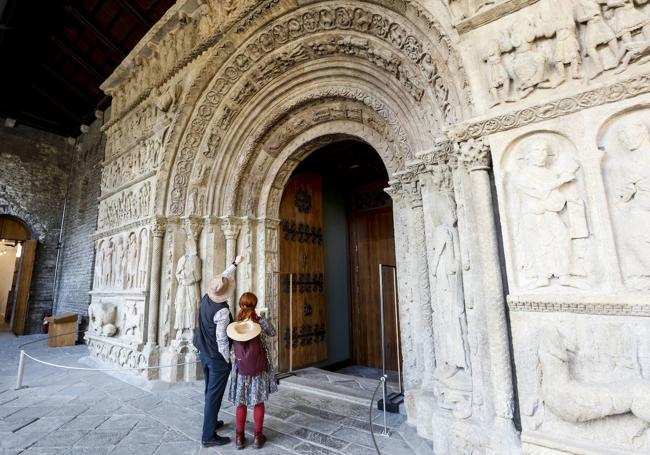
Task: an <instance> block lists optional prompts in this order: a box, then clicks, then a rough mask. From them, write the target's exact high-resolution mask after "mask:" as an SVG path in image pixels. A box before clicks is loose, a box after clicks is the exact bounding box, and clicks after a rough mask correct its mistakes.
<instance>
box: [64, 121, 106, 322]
mask: <svg viewBox="0 0 650 455" xmlns="http://www.w3.org/2000/svg"><path fill="white" fill-rule="evenodd" d="M106 119H107V118H106ZM102 124H103V119H99V120H97V121H95V122H94V123H93V124H92V125H91V126H90V129H89V131H88V132H87V133H85V134H83V135H81V136H80V137H79V139H78V147H77V150H76V152H75V153H74V167H73V169H74V171H73V175H72V178H71V179H70V182H69V186H68V205H67V207H66V214H65V221H64V228H63V233H64V234H63V241H62V248H61V259H60V273H59V277H58V280H57V281H58V285H57V294H56V304H55V314H63V313H68V312H73V313H77V314H80V315H81V316H82V317H83V319H82V322H83V324H82V326H84V327H83V328H85V324H86V320H87V312H88V305H89V304H90V295H89V294H88V292H89V291H90V289H91V287H92V281H93V269H94V262H95V248H94V241H93V239H92V237H91V236H92V234H93V233H94V232H95V229H96V228H97V210H98V207H99V202H98V198H99V195H100V180H101V161H102V160H103V158H104V146H105V136H104V134H103V133H102V132H101V126H102Z"/></svg>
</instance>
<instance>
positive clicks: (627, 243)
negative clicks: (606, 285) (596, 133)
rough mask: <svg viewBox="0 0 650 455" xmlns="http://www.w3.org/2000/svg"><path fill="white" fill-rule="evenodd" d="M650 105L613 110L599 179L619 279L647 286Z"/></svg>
mask: <svg viewBox="0 0 650 455" xmlns="http://www.w3.org/2000/svg"><path fill="white" fill-rule="evenodd" d="M649 113H650V110H648V109H637V110H634V111H632V112H629V113H626V114H624V115H621V116H617V117H615V118H614V119H612V120H611V121H609V122H608V123H607V124H606V125H605V126H604V128H603V129H602V131H601V134H600V137H599V144H598V146H599V148H600V149H601V150H602V151H603V152H604V157H603V166H602V172H603V180H604V183H605V189H606V192H607V202H608V204H609V210H610V216H611V218H612V224H613V228H614V235H615V238H616V247H617V251H618V256H619V262H620V267H621V272H622V275H623V280H624V282H625V285H626V286H627V287H628V288H629V289H633V290H640V291H648V290H650V228H649V227H650V133H649V131H650V130H649V129H648V128H649V126H650V122H649V121H648V119H649V116H648V114H649Z"/></svg>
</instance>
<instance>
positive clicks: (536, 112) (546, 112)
mask: <svg viewBox="0 0 650 455" xmlns="http://www.w3.org/2000/svg"><path fill="white" fill-rule="evenodd" d="M648 92H650V74H642V75H638V76H634V77H631V78H628V79H625V80H622V81H619V82H616V83H614V84H611V85H607V86H603V87H599V88H595V89H593V90H589V91H586V92H581V93H578V94H576V95H572V96H569V97H564V98H559V99H556V100H555V101H550V102H548V103H544V104H538V105H536V106H531V107H527V108H525V109H520V110H517V111H513V112H509V113H506V114H501V115H497V116H495V117H490V118H487V119H484V120H477V121H471V120H470V121H467V122H463V123H460V124H458V125H456V126H454V127H453V128H452V129H450V131H449V133H448V135H449V137H450V139H453V140H456V141H465V140H468V139H471V138H479V137H483V136H488V135H490V134H494V133H499V132H502V131H508V130H511V129H515V128H519V127H522V126H525V125H529V124H531V123H535V122H540V121H543V120H549V119H553V118H557V117H561V116H563V115H567V114H571V113H574V112H578V111H581V110H584V109H588V108H591V107H596V106H601V105H603V104H609V103H614V102H616V101H622V100H625V99H628V98H632V97H635V96H637V95H641V94H643V93H648Z"/></svg>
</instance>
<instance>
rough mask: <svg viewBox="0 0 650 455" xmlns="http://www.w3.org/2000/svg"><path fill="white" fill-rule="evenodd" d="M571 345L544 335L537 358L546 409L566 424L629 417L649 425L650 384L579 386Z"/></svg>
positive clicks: (626, 382)
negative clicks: (609, 417)
mask: <svg viewBox="0 0 650 455" xmlns="http://www.w3.org/2000/svg"><path fill="white" fill-rule="evenodd" d="M569 352H572V353H575V352H576V347H575V346H573V345H572V343H570V342H569V340H567V339H566V338H565V337H563V336H562V335H561V334H560V333H559V332H556V333H548V334H545V335H544V336H543V337H542V339H541V341H540V345H539V350H538V355H539V363H540V367H541V372H542V387H541V391H542V397H543V400H544V403H545V405H546V406H547V407H548V408H549V409H550V410H551V411H552V412H553V414H555V415H556V416H558V417H560V418H561V419H562V420H565V421H567V422H574V423H575V422H588V421H590V420H596V419H603V418H605V417H608V416H613V415H619V414H627V413H631V414H633V415H634V416H636V417H637V418H639V419H641V420H643V421H644V422H647V423H650V381H649V380H647V379H643V378H634V377H630V378H626V379H621V380H620V381H614V382H594V383H590V382H586V381H585V382H582V381H578V380H576V379H575V378H574V377H573V374H572V372H571V357H570V355H569Z"/></svg>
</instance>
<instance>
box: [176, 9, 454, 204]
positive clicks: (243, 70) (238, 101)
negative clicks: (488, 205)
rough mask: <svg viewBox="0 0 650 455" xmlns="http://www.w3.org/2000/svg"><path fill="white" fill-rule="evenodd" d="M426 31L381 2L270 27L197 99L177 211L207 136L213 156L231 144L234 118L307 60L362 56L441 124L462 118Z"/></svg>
mask: <svg viewBox="0 0 650 455" xmlns="http://www.w3.org/2000/svg"><path fill="white" fill-rule="evenodd" d="M380 13H381V14H380ZM406 27H412V30H408V29H407V28H406ZM336 32H338V33H336ZM421 36H422V35H421V32H420V31H419V30H418V29H416V28H415V27H413V26H412V25H409V24H408V23H407V22H406V21H404V19H403V18H401V19H398V18H395V17H393V16H392V13H390V12H388V11H384V10H383V9H382V8H375V9H373V11H372V12H371V11H369V10H366V9H364V8H361V7H357V8H350V7H343V6H341V7H338V8H337V7H331V6H329V5H328V6H327V7H320V8H304V9H301V10H298V11H297V12H293V13H291V14H288V15H285V16H283V17H282V18H281V19H280V20H277V21H275V22H273V23H271V24H269V25H267V26H265V27H264V28H263V29H261V30H260V31H258V32H257V33H256V35H255V36H254V37H253V38H251V39H249V40H248V41H247V42H246V43H244V44H242V45H241V46H239V48H238V49H239V52H236V53H234V54H233V55H232V56H231V57H230V58H229V59H228V61H227V62H226V63H224V64H223V66H221V69H220V70H219V72H218V73H217V75H216V77H215V78H214V80H213V81H212V83H211V86H210V88H209V89H208V90H206V92H205V95H204V99H203V100H201V101H200V102H199V103H197V107H196V109H195V110H194V112H195V115H194V117H193V119H192V120H191V121H190V122H189V124H188V128H187V130H186V134H185V137H184V139H183V141H182V144H181V145H180V147H179V149H178V150H179V152H178V154H177V157H176V163H175V166H174V175H173V176H172V180H171V193H170V199H171V200H170V202H169V206H170V211H171V213H174V214H181V213H183V211H184V208H185V207H184V206H185V198H186V189H187V186H188V183H189V174H188V172H187V171H186V170H187V169H189V168H190V167H191V162H192V161H193V160H194V157H195V156H196V152H197V151H198V148H199V146H200V144H201V142H202V140H203V138H204V137H206V138H208V139H209V142H208V144H206V145H205V151H204V154H207V155H208V156H210V155H212V156H213V155H214V154H215V153H216V151H217V150H223V149H225V148H227V147H228V146H227V145H226V144H225V142H224V141H225V137H226V136H227V135H228V134H229V131H230V129H231V125H232V124H233V121H234V119H235V117H237V116H238V115H239V117H238V118H241V115H240V112H241V111H242V108H243V107H245V106H247V103H249V102H250V100H251V99H252V98H253V97H254V96H255V95H256V94H257V93H259V92H260V91H261V90H262V88H263V87H265V86H267V85H269V84H270V83H271V82H272V81H274V80H275V79H277V78H279V77H281V76H283V75H284V74H286V73H287V72H288V71H289V70H290V69H292V68H294V67H296V66H298V65H302V64H305V63H306V62H314V61H317V60H319V59H322V58H332V57H345V58H357V59H363V60H365V61H366V62H369V63H370V64H371V65H373V66H374V67H376V68H377V69H378V70H379V71H381V72H382V74H383V76H382V78H383V79H385V77H386V75H387V76H388V77H389V78H392V79H393V80H395V81H396V83H397V84H399V86H401V89H400V90H401V91H402V92H403V93H404V96H408V97H409V98H410V99H411V101H410V104H411V105H413V106H417V105H418V103H424V98H425V97H426V99H427V104H428V106H429V107H428V109H429V110H431V109H434V111H435V110H438V111H439V114H438V117H439V119H441V121H442V122H446V123H454V122H455V121H457V120H458V118H459V117H460V115H462V114H461V112H462V107H461V105H460V102H459V97H458V95H457V93H456V89H455V87H454V86H453V85H450V81H452V80H453V78H452V77H450V75H449V73H448V69H447V67H446V64H445V59H444V58H442V56H441V55H440V54H439V53H438V50H437V48H436V47H435V46H434V45H432V44H430V43H428V41H426V39H424V38H421ZM352 68H354V65H352ZM276 96H277V95H276ZM258 101H259V100H258ZM400 102H402V100H400ZM257 104H259V103H257ZM212 119H214V120H212ZM212 122H214V124H216V126H217V127H216V128H213V130H212V134H210V135H206V127H207V125H208V124H209V123H212ZM430 122H431V121H430V120H429V121H427V122H425V123H430ZM428 129H430V127H429V128H428Z"/></svg>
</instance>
